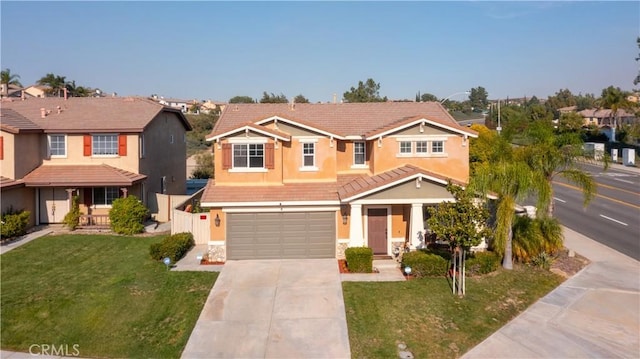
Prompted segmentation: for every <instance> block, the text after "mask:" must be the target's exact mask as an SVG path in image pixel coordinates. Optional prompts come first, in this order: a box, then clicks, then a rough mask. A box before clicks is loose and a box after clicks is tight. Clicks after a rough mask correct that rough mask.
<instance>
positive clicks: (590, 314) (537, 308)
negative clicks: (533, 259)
mask: <svg viewBox="0 0 640 359" xmlns="http://www.w3.org/2000/svg"><path fill="white" fill-rule="evenodd" d="M564 234H565V246H566V247H567V248H570V249H572V250H574V251H575V252H576V253H579V254H581V255H583V256H585V257H587V258H589V260H591V264H590V265H589V266H587V267H586V268H584V269H583V270H582V271H580V272H579V273H578V274H576V275H575V276H573V277H572V278H570V279H568V280H567V281H565V282H564V283H562V284H561V285H560V286H559V287H558V288H556V289H555V290H553V291H552V292H551V293H549V294H548V295H547V296H545V297H543V298H542V299H540V300H539V301H538V302H536V303H535V304H533V305H532V306H531V307H529V308H528V309H527V310H526V311H525V312H523V313H522V314H520V315H519V316H518V317H516V318H515V319H513V320H512V321H511V322H509V323H508V324H506V325H505V326H504V327H502V328H501V329H499V330H498V331H497V332H495V333H494V334H492V335H491V336H490V337H489V338H487V339H486V340H484V341H483V342H482V343H480V344H478V345H477V346H476V347H474V348H473V349H471V350H470V351H469V352H467V353H466V354H465V355H464V356H462V358H465V359H472V358H613V357H615V358H638V357H640V262H638V261H636V260H634V259H632V258H630V257H628V256H626V255H624V254H622V253H619V252H617V251H615V250H613V249H610V248H609V247H606V246H604V245H602V244H600V243H598V242H596V241H594V240H592V239H590V238H587V237H585V236H583V235H581V234H579V233H577V232H575V231H573V230H571V229H568V228H564Z"/></svg>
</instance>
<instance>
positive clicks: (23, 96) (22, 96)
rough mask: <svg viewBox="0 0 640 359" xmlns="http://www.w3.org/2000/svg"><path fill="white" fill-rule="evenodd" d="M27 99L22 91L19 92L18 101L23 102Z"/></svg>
mask: <svg viewBox="0 0 640 359" xmlns="http://www.w3.org/2000/svg"><path fill="white" fill-rule="evenodd" d="M26 98H27V97H26V96H25V95H24V90H22V91H21V92H20V99H21V100H22V101H24V100H25V99H26Z"/></svg>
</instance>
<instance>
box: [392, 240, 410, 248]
mask: <svg viewBox="0 0 640 359" xmlns="http://www.w3.org/2000/svg"><path fill="white" fill-rule="evenodd" d="M406 241H407V240H406V239H404V237H403V238H400V237H391V242H392V243H404V242H406ZM391 249H392V250H393V248H391Z"/></svg>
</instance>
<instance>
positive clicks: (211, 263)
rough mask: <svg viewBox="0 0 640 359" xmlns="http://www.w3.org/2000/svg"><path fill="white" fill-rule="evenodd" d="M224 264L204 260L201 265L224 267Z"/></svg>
mask: <svg viewBox="0 0 640 359" xmlns="http://www.w3.org/2000/svg"><path fill="white" fill-rule="evenodd" d="M222 264H224V262H216V261H213V262H210V261H209V260H208V259H204V258H203V259H201V260H200V265H222Z"/></svg>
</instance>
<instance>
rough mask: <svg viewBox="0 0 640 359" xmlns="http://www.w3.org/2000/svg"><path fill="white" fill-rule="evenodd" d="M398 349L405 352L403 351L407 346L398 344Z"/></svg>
mask: <svg viewBox="0 0 640 359" xmlns="http://www.w3.org/2000/svg"><path fill="white" fill-rule="evenodd" d="M398 349H400V350H405V349H407V345H406V344H405V343H400V344H398Z"/></svg>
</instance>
